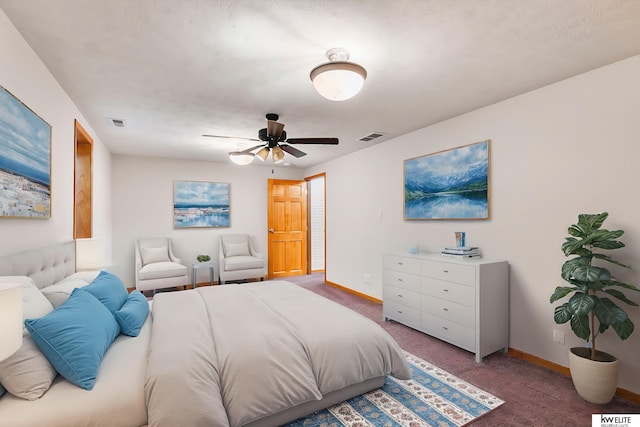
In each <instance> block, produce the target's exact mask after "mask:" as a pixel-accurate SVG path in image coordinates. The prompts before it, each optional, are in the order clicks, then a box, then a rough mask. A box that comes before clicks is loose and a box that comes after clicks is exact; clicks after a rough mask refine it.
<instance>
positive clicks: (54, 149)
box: [0, 10, 111, 254]
mask: <svg viewBox="0 0 640 427" xmlns="http://www.w3.org/2000/svg"><path fill="white" fill-rule="evenodd" d="M0 52H2V58H1V59H0V85H2V86H3V87H4V88H5V89H7V90H8V91H9V92H11V93H12V94H13V95H14V96H16V97H17V98H18V99H20V101H22V102H23V103H24V104H25V105H27V106H28V107H29V108H31V109H32V110H33V111H34V112H35V113H36V114H38V115H39V116H40V117H42V119H43V120H45V121H46V122H47V123H49V124H50V125H51V128H52V141H51V164H52V166H51V185H52V189H51V218H50V219H20V218H0V236H1V239H0V254H7V253H13V252H18V251H21V250H27V249H33V248H38V247H42V246H48V245H50V244H53V243H58V242H63V241H68V240H72V239H73V180H74V177H73V161H74V149H73V148H74V135H73V132H74V123H73V121H74V119H78V121H79V122H80V123H81V124H82V127H83V128H84V129H85V130H86V131H87V132H88V133H89V135H91V137H92V138H93V140H94V148H93V180H94V187H93V197H94V198H93V207H94V214H93V233H94V235H95V236H97V237H101V238H106V239H107V240H108V239H110V238H111V155H110V153H109V152H108V151H107V150H106V148H105V147H104V145H103V144H102V142H101V141H100V140H99V139H98V138H97V137H96V135H95V133H94V132H93V130H92V129H91V127H90V126H89V124H88V122H87V121H86V120H85V119H84V117H83V116H82V114H81V113H80V112H79V111H78V109H77V108H76V106H75V105H74V104H73V102H72V101H71V99H70V98H69V97H68V96H67V94H66V93H65V91H64V90H63V89H62V87H61V86H60V85H59V84H58V82H57V81H56V80H55V79H54V78H53V76H52V75H51V74H50V73H49V71H48V70H47V68H46V67H45V66H44V64H43V63H42V62H41V61H40V59H39V58H38V57H37V56H36V55H35V53H34V52H33V50H32V49H31V48H30V47H29V45H28V44H27V43H26V42H25V40H24V39H23V38H22V36H21V35H20V34H19V33H18V31H17V30H16V29H15V27H14V26H13V24H11V22H10V21H9V19H8V18H7V16H6V15H5V14H4V12H2V11H1V10H0Z"/></svg>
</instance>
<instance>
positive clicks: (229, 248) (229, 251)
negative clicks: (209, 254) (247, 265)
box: [224, 242, 251, 256]
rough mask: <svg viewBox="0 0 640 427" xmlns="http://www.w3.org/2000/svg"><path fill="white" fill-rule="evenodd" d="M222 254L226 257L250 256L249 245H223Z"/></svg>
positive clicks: (242, 243)
mask: <svg viewBox="0 0 640 427" xmlns="http://www.w3.org/2000/svg"><path fill="white" fill-rule="evenodd" d="M224 253H225V255H226V256H250V255H251V254H250V253H249V243H247V242H241V243H225V244H224Z"/></svg>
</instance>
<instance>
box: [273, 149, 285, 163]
mask: <svg viewBox="0 0 640 427" xmlns="http://www.w3.org/2000/svg"><path fill="white" fill-rule="evenodd" d="M271 157H273V163H280V162H282V161H283V160H284V151H282V148H280V147H273V148H272V149H271Z"/></svg>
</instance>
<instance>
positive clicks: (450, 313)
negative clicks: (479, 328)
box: [420, 295, 476, 329]
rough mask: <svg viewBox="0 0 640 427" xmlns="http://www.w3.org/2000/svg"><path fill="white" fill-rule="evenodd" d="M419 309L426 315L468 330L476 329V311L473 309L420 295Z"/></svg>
mask: <svg viewBox="0 0 640 427" xmlns="http://www.w3.org/2000/svg"><path fill="white" fill-rule="evenodd" d="M420 309H421V310H422V311H423V312H426V313H428V314H433V315H434V316H438V317H442V318H443V319H447V320H451V321H453V322H456V323H459V324H461V325H463V326H466V327H468V328H472V329H473V328H475V327H476V310H475V308H474V307H469V306H467V305H462V304H456V303H455V302H451V301H447V300H445V299H441V298H435V297H432V296H429V295H422V301H421V306H420Z"/></svg>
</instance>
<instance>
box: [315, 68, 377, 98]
mask: <svg viewBox="0 0 640 427" xmlns="http://www.w3.org/2000/svg"><path fill="white" fill-rule="evenodd" d="M310 77H311V81H312V82H313V87H314V88H315V89H316V91H317V92H318V93H319V94H320V95H322V96H323V97H325V98H327V99H329V100H331V101H344V100H346V99H349V98H352V97H353V96H355V95H356V94H357V93H358V92H360V89H362V86H363V85H364V80H365V79H366V78H367V71H366V70H365V69H364V68H362V67H361V66H360V65H358V64H354V63H352V62H343V61H339V62H329V63H326V64H322V65H320V66H318V67H316V68H314V69H313V70H311V75H310Z"/></svg>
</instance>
